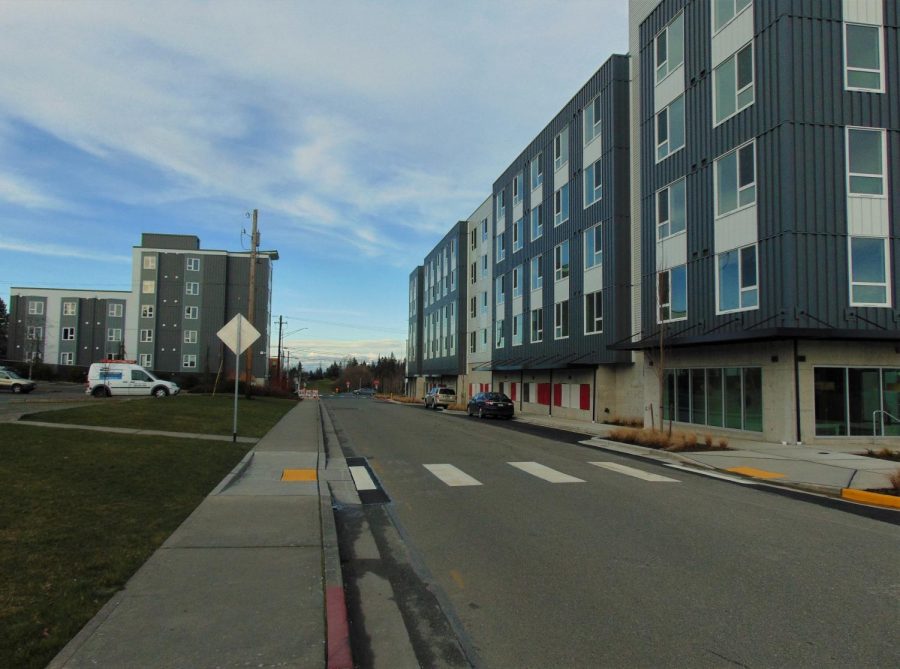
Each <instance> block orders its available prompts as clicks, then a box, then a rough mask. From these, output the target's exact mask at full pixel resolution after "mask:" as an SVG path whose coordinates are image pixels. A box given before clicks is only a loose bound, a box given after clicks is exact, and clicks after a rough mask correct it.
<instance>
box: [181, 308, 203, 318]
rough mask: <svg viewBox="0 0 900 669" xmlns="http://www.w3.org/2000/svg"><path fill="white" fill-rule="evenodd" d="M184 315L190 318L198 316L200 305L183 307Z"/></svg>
mask: <svg viewBox="0 0 900 669" xmlns="http://www.w3.org/2000/svg"><path fill="white" fill-rule="evenodd" d="M184 317H185V318H187V319H190V320H193V319H195V318H200V307H185V308H184Z"/></svg>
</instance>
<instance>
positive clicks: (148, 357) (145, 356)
mask: <svg viewBox="0 0 900 669" xmlns="http://www.w3.org/2000/svg"><path fill="white" fill-rule="evenodd" d="M138 364H139V365H140V366H141V367H144V368H145V369H146V368H149V367H151V366H152V365H153V354H152V353H139V354H138Z"/></svg>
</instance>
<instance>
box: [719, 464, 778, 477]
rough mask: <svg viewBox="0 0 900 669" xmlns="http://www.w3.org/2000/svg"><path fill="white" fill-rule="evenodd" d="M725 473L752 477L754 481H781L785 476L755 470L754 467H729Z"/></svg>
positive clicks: (763, 470)
mask: <svg viewBox="0 0 900 669" xmlns="http://www.w3.org/2000/svg"><path fill="white" fill-rule="evenodd" d="M725 471H727V472H734V473H735V474H743V475H744V476H752V477H753V478H755V479H783V478H784V476H785V475H784V474H782V473H780V472H767V471H766V470H765V469H756V468H755V467H731V468H730V469H726V470H725Z"/></svg>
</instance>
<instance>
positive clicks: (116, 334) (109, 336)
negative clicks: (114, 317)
mask: <svg viewBox="0 0 900 669" xmlns="http://www.w3.org/2000/svg"><path fill="white" fill-rule="evenodd" d="M106 341H122V328H106Z"/></svg>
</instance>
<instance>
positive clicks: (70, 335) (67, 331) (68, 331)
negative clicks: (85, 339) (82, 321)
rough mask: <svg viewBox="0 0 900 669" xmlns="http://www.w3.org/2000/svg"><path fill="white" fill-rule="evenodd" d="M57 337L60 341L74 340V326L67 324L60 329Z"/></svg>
mask: <svg viewBox="0 0 900 669" xmlns="http://www.w3.org/2000/svg"><path fill="white" fill-rule="evenodd" d="M59 338H60V339H61V340H62V341H75V327H74V326H67V327H64V328H61V329H60V334H59Z"/></svg>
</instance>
